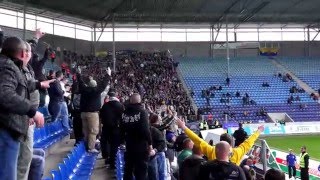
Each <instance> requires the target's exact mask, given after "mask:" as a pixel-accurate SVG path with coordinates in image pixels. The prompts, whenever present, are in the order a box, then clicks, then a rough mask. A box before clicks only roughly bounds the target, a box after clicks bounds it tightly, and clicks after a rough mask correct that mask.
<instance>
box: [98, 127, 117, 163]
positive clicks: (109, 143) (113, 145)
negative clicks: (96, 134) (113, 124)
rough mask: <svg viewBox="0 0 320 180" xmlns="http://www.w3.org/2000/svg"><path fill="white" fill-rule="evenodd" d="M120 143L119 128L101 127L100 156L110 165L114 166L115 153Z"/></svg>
mask: <svg viewBox="0 0 320 180" xmlns="http://www.w3.org/2000/svg"><path fill="white" fill-rule="evenodd" d="M120 144H121V141H120V129H102V133H101V148H102V157H103V158H104V159H106V160H107V161H108V162H109V164H110V167H115V162H116V155H117V151H118V147H119V146H120Z"/></svg>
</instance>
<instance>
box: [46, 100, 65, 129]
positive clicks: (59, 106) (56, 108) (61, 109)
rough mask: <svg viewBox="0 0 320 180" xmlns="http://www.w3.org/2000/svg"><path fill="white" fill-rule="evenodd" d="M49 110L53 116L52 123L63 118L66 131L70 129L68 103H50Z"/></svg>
mask: <svg viewBox="0 0 320 180" xmlns="http://www.w3.org/2000/svg"><path fill="white" fill-rule="evenodd" d="M48 109H49V112H50V115H51V121H52V122H55V121H57V120H58V118H61V120H62V127H63V128H64V129H68V130H69V129H70V125H69V117H68V116H69V113H68V106H67V103H66V102H50V103H49V106H48Z"/></svg>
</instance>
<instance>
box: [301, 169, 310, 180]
mask: <svg viewBox="0 0 320 180" xmlns="http://www.w3.org/2000/svg"><path fill="white" fill-rule="evenodd" d="M300 175H301V180H309V168H300Z"/></svg>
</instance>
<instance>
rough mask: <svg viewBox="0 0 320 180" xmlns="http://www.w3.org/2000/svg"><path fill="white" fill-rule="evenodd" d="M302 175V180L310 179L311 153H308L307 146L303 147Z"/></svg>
mask: <svg viewBox="0 0 320 180" xmlns="http://www.w3.org/2000/svg"><path fill="white" fill-rule="evenodd" d="M300 175H301V180H309V154H308V153H307V148H306V146H302V147H301V154H300Z"/></svg>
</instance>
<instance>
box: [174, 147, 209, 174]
mask: <svg viewBox="0 0 320 180" xmlns="http://www.w3.org/2000/svg"><path fill="white" fill-rule="evenodd" d="M205 162H206V160H205V159H204V158H203V154H202V152H201V149H200V148H199V147H196V146H193V149H192V155H191V156H189V157H187V158H186V159H185V160H184V161H183V162H182V166H181V167H179V179H180V180H194V179H199V178H198V176H199V169H200V166H201V165H202V164H204V163H205Z"/></svg>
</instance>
